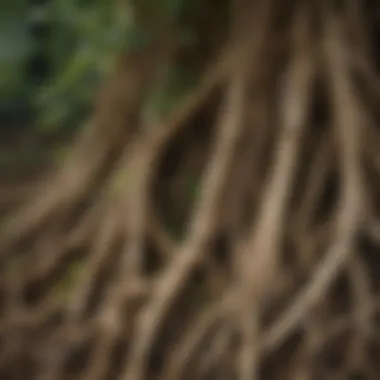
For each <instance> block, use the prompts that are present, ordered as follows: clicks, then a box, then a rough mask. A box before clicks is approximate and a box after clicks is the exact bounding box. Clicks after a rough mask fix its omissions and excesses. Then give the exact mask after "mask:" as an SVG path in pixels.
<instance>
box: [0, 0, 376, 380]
mask: <svg viewBox="0 0 380 380" xmlns="http://www.w3.org/2000/svg"><path fill="white" fill-rule="evenodd" d="M236 3H237V4H236V6H235V7H234V8H233V12H232V11H231V14H232V16H233V17H232V21H231V27H230V30H229V34H230V36H228V40H229V42H228V43H225V44H224V45H225V46H224V47H223V48H222V49H221V50H222V53H221V54H220V55H219V57H218V58H217V59H216V60H215V62H214V64H212V65H209V68H208V69H205V72H204V75H203V76H202V77H203V79H202V80H201V82H200V83H199V84H198V85H197V87H196V88H195V89H194V90H193V91H192V92H191V93H190V94H189V95H188V96H187V97H186V98H185V99H183V100H182V101H181V102H179V104H178V105H177V106H176V108H175V109H174V110H173V111H172V112H171V114H170V115H169V117H167V118H166V119H165V120H164V121H160V122H158V121H157V120H151V119H147V118H143V117H142V115H141V112H140V109H141V104H142V98H143V93H144V91H146V88H147V87H149V83H150V79H149V78H151V77H152V73H154V70H155V67H156V65H157V64H158V61H159V59H161V58H160V57H161V56H162V54H164V53H163V51H161V50H160V49H158V50H159V52H158V53H157V51H156V50H157V49H156V48H155V49H152V51H150V50H149V51H147V52H143V53H142V54H138V55H134V56H131V57H127V58H126V59H122V60H121V63H120V68H119V71H118V72H117V73H116V74H115V76H114V77H113V78H110V80H109V83H107V84H106V86H105V88H103V89H102V91H101V93H100V95H101V96H100V97H99V99H98V102H97V104H96V106H95V107H94V112H93V114H92V115H91V117H90V119H89V121H88V125H87V126H86V128H84V129H83V131H82V132H81V134H80V136H78V139H77V141H75V144H74V146H73V151H72V154H71V156H70V160H69V161H68V162H65V163H64V164H63V165H62V167H61V168H60V169H59V170H57V171H55V172H54V174H51V175H47V176H46V179H45V180H44V181H42V182H41V183H40V184H39V185H38V188H37V189H36V194H35V195H34V196H33V197H31V199H29V200H26V201H25V202H24V204H23V205H22V206H21V207H20V208H19V209H18V211H15V213H12V214H10V215H9V217H8V219H7V223H6V224H4V227H3V229H2V231H1V237H0V260H1V267H0V270H1V272H2V273H1V277H0V279H1V280H0V281H1V284H0V295H1V297H0V314H1V315H0V377H1V378H2V379H41V380H42V379H43V380H58V379H86V380H87V379H88V380H105V379H107V380H108V379H115V380H117V379H120V380H142V379H165V380H167V379H173V380H177V379H188V378H189V379H235V378H236V379H241V380H252V379H284V380H285V379H296V380H298V379H310V380H312V379H329V378H331V379H345V380H346V379H347V380H348V379H373V380H375V379H377V378H378V376H379V374H380V367H379V361H378V360H377V358H378V356H379V354H380V336H379V331H378V328H379V324H378V317H379V307H380V302H379V298H378V292H379V290H380V289H379V285H380V282H379V280H378V274H379V269H380V266H379V265H380V261H379V258H378V257H379V255H378V249H379V244H380V222H379V219H378V218H379V211H380V203H379V197H378V195H379V190H380V186H379V184H380V182H379V174H380V173H379V171H380V166H379V163H380V153H379V150H378V147H379V146H380V130H379V127H378V125H377V123H378V122H379V120H380V118H379V117H380V113H379V104H380V90H379V88H380V79H379V70H378V58H379V54H378V52H377V51H376V44H375V42H376V39H377V34H378V30H379V29H378V28H379V24H378V21H377V18H378V14H379V13H378V6H376V4H372V3H371V2H367V3H365V4H364V2H358V1H354V0H353V1H346V2H344V4H335V3H336V2H333V1H328V0H323V1H322V0H318V1H317V0H316V1H290V2H289V1H277V2H275V1H270V0H266V1H256V2H253V1H252V2H251V1H240V2H239V1H237V2H236ZM359 3H360V4H359ZM376 7H377V8H376ZM376 17H377V18H376ZM31 192H32V190H31Z"/></svg>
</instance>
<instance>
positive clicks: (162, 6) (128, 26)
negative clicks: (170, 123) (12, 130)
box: [0, 0, 200, 131]
mask: <svg viewBox="0 0 380 380" xmlns="http://www.w3.org/2000/svg"><path fill="white" fill-rule="evenodd" d="M3 3H4V5H1V6H0V15H1V16H0V112H2V111H4V110H6V109H7V108H9V107H12V106H15V105H16V104H19V103H25V104H26V105H28V106H29V105H31V106H32V108H33V109H34V110H35V111H36V112H37V116H38V117H37V123H36V125H37V126H38V128H41V129H43V130H47V131H49V130H52V129H53V130H54V129H56V128H60V127H62V126H71V125H75V124H76V123H77V121H78V119H79V118H80V117H81V116H83V114H84V113H85V111H87V110H88V108H89V107H90V106H91V103H92V101H93V98H94V93H95V91H96V88H97V86H98V85H99V82H100V81H101V80H102V79H103V78H104V77H105V76H107V75H109V73H110V72H112V70H113V69H114V66H115V59H116V57H117V55H118V54H119V53H120V51H134V50H136V49H141V48H144V47H146V46H147V45H148V44H149V43H150V41H151V40H152V38H153V35H154V33H155V31H154V27H156V26H155V25H154V24H156V23H157V25H171V26H172V27H174V28H175V30H177V31H178V35H179V36H180V41H181V43H183V44H184V45H188V44H193V43H195V42H196V37H197V36H196V33H195V31H194V30H193V29H192V27H191V26H189V25H188V23H187V24H186V25H185V24H182V23H181V22H180V16H181V15H183V14H184V13H185V14H192V13H194V12H195V11H196V9H197V8H196V7H197V6H198V5H199V4H200V2H199V1H197V0H160V1H157V0H130V1H128V0H127V1H118V0H111V1H104V0H92V1H89V0H47V1H46V2H45V3H44V4H43V5H34V4H35V3H34V2H33V1H27V0H14V1H11V2H8V1H6V2H3ZM38 3H40V2H38ZM141 14H144V17H145V15H146V16H147V19H148V20H151V21H152V22H151V23H149V22H148V23H147V22H146V20H145V21H144V23H142V22H140V16H141ZM151 24H152V25H151ZM177 24H181V25H177ZM33 60H34V61H36V60H37V61H38V62H39V64H41V65H42V64H43V65H44V68H43V69H39V70H40V71H41V70H42V72H35V70H36V69H35V68H34V69H32V70H30V69H29V70H28V67H29V68H30V63H31V62H32V61H33ZM45 66H46V67H45ZM165 70H167V68H166V69H165V68H164V71H165ZM169 70H170V71H169V72H168V73H166V74H165V75H159V78H158V79H157V83H156V84H154V85H153V86H152V88H153V90H152V93H151V94H149V96H148V101H147V110H148V111H147V112H148V113H151V114H152V115H155V116H162V114H164V113H166V112H167V111H168V110H170V109H171V107H172V106H173V104H174V103H175V102H176V101H178V99H179V98H180V97H181V96H182V94H183V93H184V92H186V91H187V90H188V89H189V88H190V87H191V85H192V84H193V83H194V77H195V75H194V73H191V72H189V70H188V68H186V67H176V66H175V67H171V68H170V69H169ZM37 71H38V70H37Z"/></svg>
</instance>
